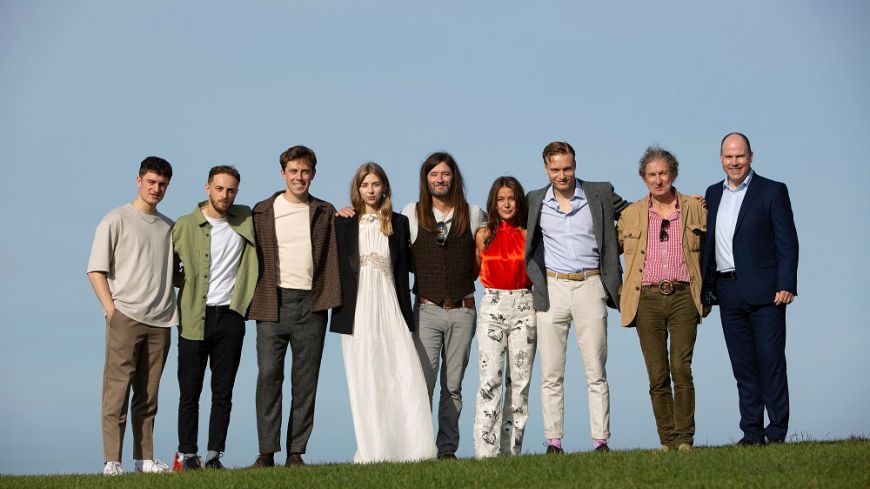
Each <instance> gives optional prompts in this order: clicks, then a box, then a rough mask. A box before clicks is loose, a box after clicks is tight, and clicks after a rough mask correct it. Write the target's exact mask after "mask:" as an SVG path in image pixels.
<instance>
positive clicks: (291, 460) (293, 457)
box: [284, 453, 305, 467]
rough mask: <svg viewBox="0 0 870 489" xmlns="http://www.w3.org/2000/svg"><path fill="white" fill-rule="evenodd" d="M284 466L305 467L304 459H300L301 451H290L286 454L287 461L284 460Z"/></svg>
mask: <svg viewBox="0 0 870 489" xmlns="http://www.w3.org/2000/svg"><path fill="white" fill-rule="evenodd" d="M284 466H285V467H305V461H304V460H302V454H301V453H291V454H288V455H287V461H286V462H284Z"/></svg>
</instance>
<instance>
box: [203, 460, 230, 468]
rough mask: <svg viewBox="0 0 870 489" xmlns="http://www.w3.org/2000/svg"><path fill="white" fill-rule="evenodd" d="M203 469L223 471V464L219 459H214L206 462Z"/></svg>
mask: <svg viewBox="0 0 870 489" xmlns="http://www.w3.org/2000/svg"><path fill="white" fill-rule="evenodd" d="M205 468H207V469H217V470H224V469H225V467H224V464H222V463H221V458H220V457H215V458H213V459H211V460H209V461H208V462H206V463H205Z"/></svg>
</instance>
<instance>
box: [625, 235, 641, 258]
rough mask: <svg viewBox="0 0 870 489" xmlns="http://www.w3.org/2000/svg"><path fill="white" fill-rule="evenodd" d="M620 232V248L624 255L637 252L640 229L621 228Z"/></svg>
mask: <svg viewBox="0 0 870 489" xmlns="http://www.w3.org/2000/svg"><path fill="white" fill-rule="evenodd" d="M621 232H622V249H623V250H624V252H625V254H626V255H633V254H635V252H637V247H638V246H639V245H640V229H623V230H621Z"/></svg>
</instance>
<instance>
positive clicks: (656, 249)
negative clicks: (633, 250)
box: [642, 200, 689, 285]
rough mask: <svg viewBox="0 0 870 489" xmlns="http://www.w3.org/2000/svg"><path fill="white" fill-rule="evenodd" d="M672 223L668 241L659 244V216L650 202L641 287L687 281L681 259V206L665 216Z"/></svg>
mask: <svg viewBox="0 0 870 489" xmlns="http://www.w3.org/2000/svg"><path fill="white" fill-rule="evenodd" d="M668 220H669V221H670V222H671V224H670V227H668V230H667V234H668V240H667V241H659V235H660V233H661V229H662V217H661V216H659V215H658V213H657V212H656V211H655V210H653V208H652V200H650V201H649V228H648V230H647V235H646V264H645V265H644V267H643V282H642V285H650V284H655V283H658V282H661V281H662V280H671V281H675V282H688V281H689V268H688V267H687V266H686V260H685V258H684V257H683V244H682V232H681V231H682V229H683V227H682V223H681V217H680V204H679V201H677V208H676V209H675V210H674V212H673V213H672V214H671V215H670V216H668Z"/></svg>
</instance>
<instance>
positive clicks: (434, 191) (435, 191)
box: [429, 184, 451, 197]
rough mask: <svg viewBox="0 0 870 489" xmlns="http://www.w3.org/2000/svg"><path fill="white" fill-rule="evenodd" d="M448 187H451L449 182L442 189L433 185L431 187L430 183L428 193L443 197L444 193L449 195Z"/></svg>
mask: <svg viewBox="0 0 870 489" xmlns="http://www.w3.org/2000/svg"><path fill="white" fill-rule="evenodd" d="M450 189H451V187H450V185H449V184H448V185H447V188H445V189H444V190H438V189H436V188H435V187H433V186H432V185H429V193H430V194H432V195H434V196H435V197H444V196H445V195H449V194H450Z"/></svg>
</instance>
